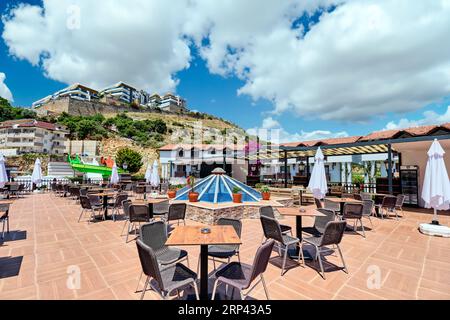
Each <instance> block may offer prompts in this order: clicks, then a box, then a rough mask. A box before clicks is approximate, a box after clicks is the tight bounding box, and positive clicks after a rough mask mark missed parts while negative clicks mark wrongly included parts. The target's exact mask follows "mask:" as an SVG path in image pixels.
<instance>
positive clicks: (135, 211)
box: [128, 204, 152, 222]
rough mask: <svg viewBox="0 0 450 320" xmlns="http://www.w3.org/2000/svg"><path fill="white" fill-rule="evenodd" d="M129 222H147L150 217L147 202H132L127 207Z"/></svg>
mask: <svg viewBox="0 0 450 320" xmlns="http://www.w3.org/2000/svg"><path fill="white" fill-rule="evenodd" d="M128 213H129V215H130V222H149V221H150V220H151V219H152V217H151V216H150V212H149V210H148V205H147V204H132V205H131V206H130V207H129V208H128Z"/></svg>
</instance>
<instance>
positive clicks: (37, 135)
mask: <svg viewBox="0 0 450 320" xmlns="http://www.w3.org/2000/svg"><path fill="white" fill-rule="evenodd" d="M68 134H69V132H68V131H67V130H66V128H65V127H63V126H60V125H56V124H53V123H47V122H42V121H36V120H33V119H25V120H13V121H5V122H2V123H0V149H16V150H17V153H18V154H21V153H29V152H32V153H48V154H53V155H58V154H60V155H64V154H65V153H66V143H67V141H68V138H67V135H68Z"/></svg>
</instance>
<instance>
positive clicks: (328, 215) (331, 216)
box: [314, 209, 336, 233]
mask: <svg viewBox="0 0 450 320" xmlns="http://www.w3.org/2000/svg"><path fill="white" fill-rule="evenodd" d="M317 211H319V212H320V213H322V214H324V215H325V216H324V217H316V219H315V222H314V227H315V228H316V229H317V231H319V232H320V233H324V231H325V228H326V226H327V224H328V222H331V221H334V220H335V218H336V214H335V212H334V211H332V210H327V209H318V210H317Z"/></svg>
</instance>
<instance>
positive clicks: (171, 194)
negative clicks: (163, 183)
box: [167, 190, 177, 199]
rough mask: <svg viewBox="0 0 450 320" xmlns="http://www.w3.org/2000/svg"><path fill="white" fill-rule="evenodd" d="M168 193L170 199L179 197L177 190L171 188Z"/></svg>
mask: <svg viewBox="0 0 450 320" xmlns="http://www.w3.org/2000/svg"><path fill="white" fill-rule="evenodd" d="M167 195H168V196H169V199H175V198H176V197H177V192H176V191H175V190H170V191H169V192H167Z"/></svg>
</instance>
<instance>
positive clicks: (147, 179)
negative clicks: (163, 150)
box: [145, 163, 152, 183]
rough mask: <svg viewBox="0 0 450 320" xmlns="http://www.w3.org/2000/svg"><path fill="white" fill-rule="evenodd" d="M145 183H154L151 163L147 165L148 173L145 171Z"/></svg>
mask: <svg viewBox="0 0 450 320" xmlns="http://www.w3.org/2000/svg"><path fill="white" fill-rule="evenodd" d="M145 181H146V182H147V183H151V181H152V166H151V165H150V163H149V164H148V165H147V171H145Z"/></svg>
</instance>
